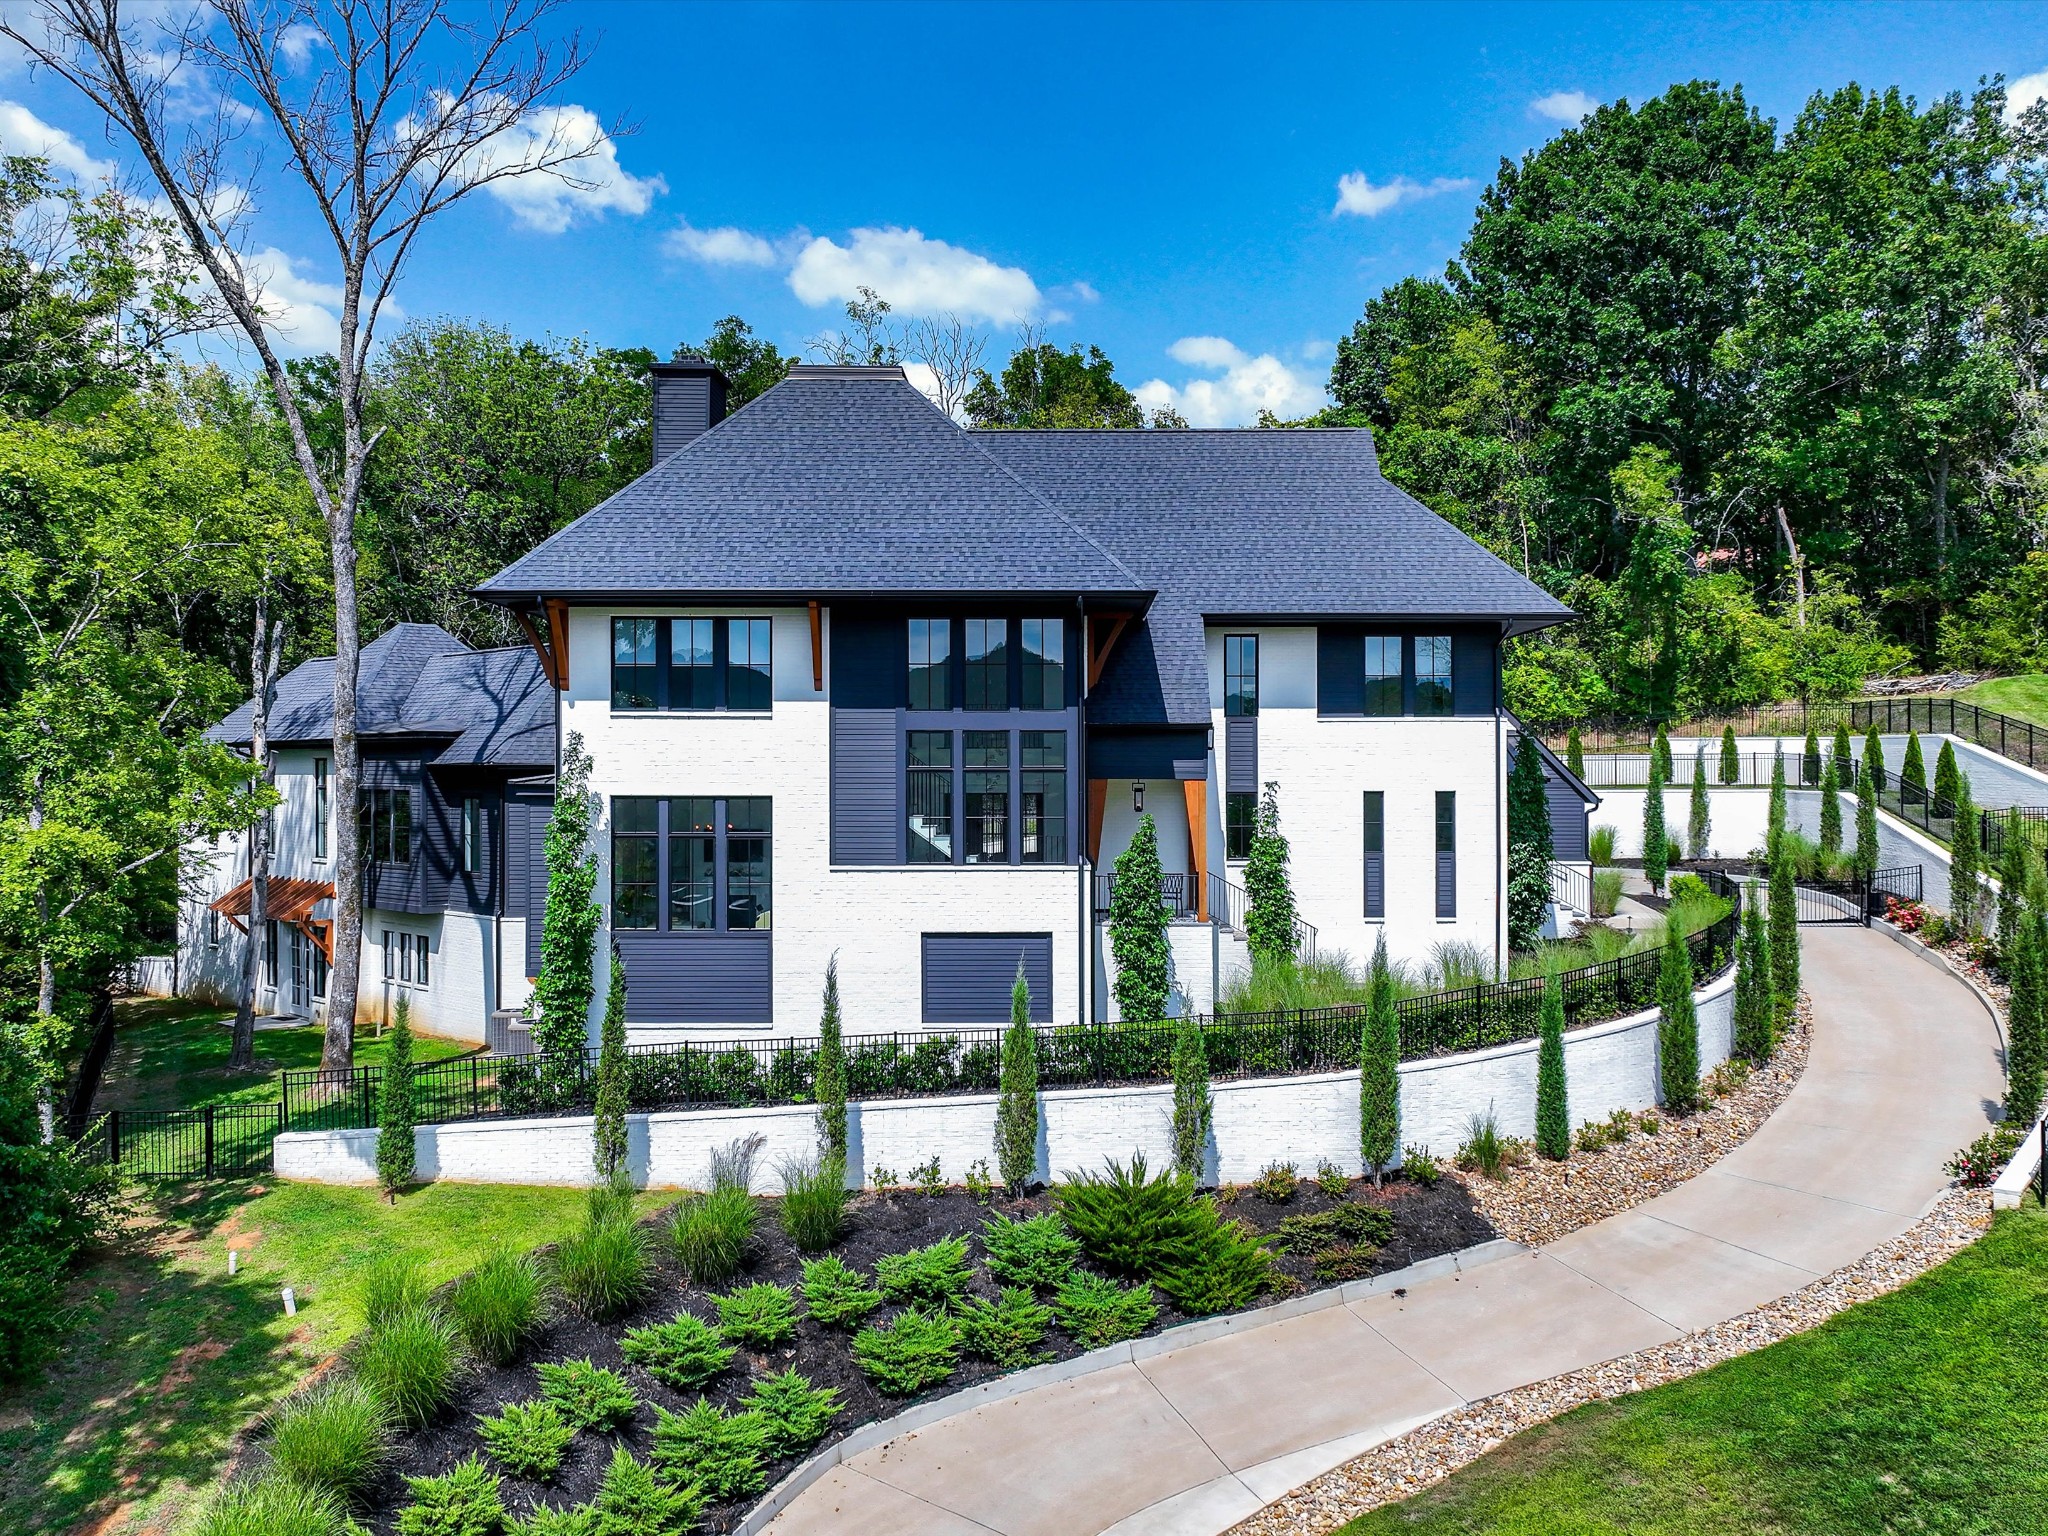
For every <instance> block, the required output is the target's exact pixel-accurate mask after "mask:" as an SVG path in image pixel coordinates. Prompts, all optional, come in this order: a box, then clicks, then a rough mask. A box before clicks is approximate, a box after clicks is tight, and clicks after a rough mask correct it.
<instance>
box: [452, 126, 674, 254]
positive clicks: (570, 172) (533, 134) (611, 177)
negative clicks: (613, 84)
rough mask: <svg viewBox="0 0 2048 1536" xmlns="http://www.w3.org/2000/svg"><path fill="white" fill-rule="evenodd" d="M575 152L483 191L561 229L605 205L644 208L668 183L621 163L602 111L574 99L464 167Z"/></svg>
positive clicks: (484, 169) (499, 138)
mask: <svg viewBox="0 0 2048 1536" xmlns="http://www.w3.org/2000/svg"><path fill="white" fill-rule="evenodd" d="M563 154H570V155H571V158H569V159H568V160H565V161H563V162H562V163H561V164H559V165H557V166H555V167H554V168H553V169H552V170H550V171H530V172H526V173H523V174H513V175H510V176H505V177H503V178H501V179H500V180H497V181H493V182H489V183H487V184H486V185H485V187H484V191H486V192H488V193H489V194H490V195H491V196H492V197H495V198H496V199H497V200H498V201H499V202H501V203H503V204H504V205H505V206H506V207H507V208H509V209H510V210H511V211H512V216H513V217H514V218H515V219H517V220H518V221H519V222H520V223H521V224H524V225H525V226H526V227H527V228H529V229H537V230H539V231H541V232H542V233H543V234H549V235H559V234H560V233H562V231H563V230H565V229H567V228H568V227H569V226H570V225H571V224H574V223H576V222H577V221H578V220H579V219H585V218H595V217H598V216H599V215H602V214H604V213H606V212H618V213H626V214H642V213H645V212H646V211H647V210H648V209H649V208H650V207H652V206H653V204H654V199H655V196H656V194H658V193H662V192H666V191H667V190H668V183H667V182H665V181H663V180H662V179H661V177H659V176H646V177H640V176H634V175H631V174H629V173H628V172H627V171H626V169H625V168H624V167H623V166H621V165H620V164H619V147H618V145H617V144H616V143H614V142H613V140H612V137H611V135H610V134H608V133H606V132H605V131H604V125H603V124H601V123H600V122H598V120H597V114H596V113H594V112H592V111H591V110H590V109H589V108H588V107H579V106H576V105H574V104H573V103H572V104H570V105H567V106H560V107H540V108H536V109H535V110H534V111H532V112H529V113H527V114H526V115H525V116H524V117H522V118H520V120H519V121H518V122H516V123H514V124H513V125H512V126H511V127H509V128H506V129H504V130H502V131H501V132H499V133H496V134H494V135H492V136H491V137H490V138H489V139H487V140H485V141H484V143H483V144H482V145H481V146H480V147H479V148H477V149H476V150H474V151H472V152H471V153H470V154H469V155H468V156H467V157H466V159H465V162H464V164H463V166H462V171H463V174H465V175H468V176H473V177H474V176H484V175H488V174H489V173H490V172H491V171H493V170H497V169H499V168H501V167H506V166H519V165H530V164H533V163H535V162H537V161H540V160H554V159H555V158H556V157H558V156H561V155H563Z"/></svg>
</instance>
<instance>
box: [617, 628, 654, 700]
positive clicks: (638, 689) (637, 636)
mask: <svg viewBox="0 0 2048 1536" xmlns="http://www.w3.org/2000/svg"><path fill="white" fill-rule="evenodd" d="M655 628H656V625H655V621H654V620H653V619H613V620H612V708H613V709H652V708H654V704H655V699H654V682H655V671H656V668H655V661H654V633H655Z"/></svg>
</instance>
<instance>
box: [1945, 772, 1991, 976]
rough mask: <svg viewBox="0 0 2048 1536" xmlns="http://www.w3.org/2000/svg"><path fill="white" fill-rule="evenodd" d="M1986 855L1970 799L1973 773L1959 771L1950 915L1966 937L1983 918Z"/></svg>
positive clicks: (1950, 853)
mask: <svg viewBox="0 0 2048 1536" xmlns="http://www.w3.org/2000/svg"><path fill="white" fill-rule="evenodd" d="M1983 875H1984V855H1983V850H1982V848H1981V847H1980V846H1979V844H1978V838H1977V807H1976V805H1975V804H1974V803H1972V801H1971V799H1970V776H1969V775H1968V774H1967V773H1959V774H1957V775H1956V819H1955V827H1954V830H1953V831H1952V832H1950V834H1949V845H1948V906H1949V917H1950V919H1951V920H1952V921H1954V923H1955V924H1956V925H1957V927H1958V928H1960V929H1961V930H1962V932H1963V934H1964V935H1965V936H1966V937H1967V936H1968V935H1970V934H1973V933H1975V932H1976V931H1977V929H1978V925H1979V923H1980V922H1981V921H1982V911H1981V908H1982V905H1983V895H1984V880H1983Z"/></svg>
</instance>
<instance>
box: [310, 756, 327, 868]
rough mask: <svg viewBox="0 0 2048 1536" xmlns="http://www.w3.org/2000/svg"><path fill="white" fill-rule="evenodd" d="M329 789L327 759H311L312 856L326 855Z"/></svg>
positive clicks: (321, 857) (324, 856)
mask: <svg viewBox="0 0 2048 1536" xmlns="http://www.w3.org/2000/svg"><path fill="white" fill-rule="evenodd" d="M328 809H329V791H328V785H327V759H326V758H324V757H316V758H314V759H313V857H314V858H316V859H324V858H326V857H327V817H328Z"/></svg>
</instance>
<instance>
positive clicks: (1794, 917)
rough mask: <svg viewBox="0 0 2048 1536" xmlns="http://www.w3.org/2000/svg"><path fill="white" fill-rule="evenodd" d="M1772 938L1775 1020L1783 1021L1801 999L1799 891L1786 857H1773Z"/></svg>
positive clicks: (1774, 1033)
mask: <svg viewBox="0 0 2048 1536" xmlns="http://www.w3.org/2000/svg"><path fill="white" fill-rule="evenodd" d="M1770 940H1771V997H1772V999H1773V1001H1774V1003H1775V1007H1774V1008H1773V1010H1772V1012H1773V1015H1774V1022H1782V1021H1784V1020H1786V1019H1789V1018H1791V1017H1792V1010H1793V1008H1794V1007H1796V1006H1797V1005H1798V1002H1799V894H1798V892H1797V891H1796V890H1795V889H1794V888H1793V884H1792V861H1791V860H1790V859H1786V858H1776V857H1774V858H1772V860H1771V911H1770ZM1775 1036H1776V1031H1775V1029H1774V1030H1773V1038H1774V1039H1775Z"/></svg>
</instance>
